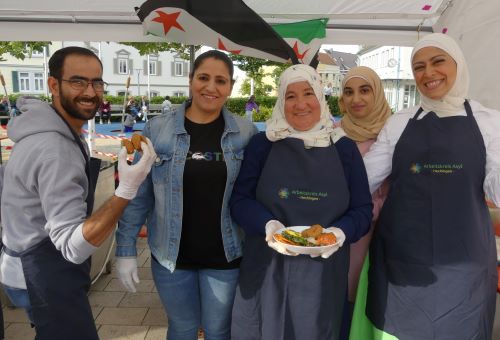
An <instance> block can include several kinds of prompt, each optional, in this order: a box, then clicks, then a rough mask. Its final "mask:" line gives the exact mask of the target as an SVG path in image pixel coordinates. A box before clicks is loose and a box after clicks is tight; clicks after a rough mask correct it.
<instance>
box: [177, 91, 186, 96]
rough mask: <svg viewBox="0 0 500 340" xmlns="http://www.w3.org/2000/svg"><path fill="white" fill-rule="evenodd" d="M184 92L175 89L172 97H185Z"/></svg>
mask: <svg viewBox="0 0 500 340" xmlns="http://www.w3.org/2000/svg"><path fill="white" fill-rule="evenodd" d="M185 96H186V94H185V93H184V92H182V91H175V92H174V97H185Z"/></svg>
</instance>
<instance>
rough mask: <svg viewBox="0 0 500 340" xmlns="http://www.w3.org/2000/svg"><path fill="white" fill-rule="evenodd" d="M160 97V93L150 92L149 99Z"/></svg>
mask: <svg viewBox="0 0 500 340" xmlns="http://www.w3.org/2000/svg"><path fill="white" fill-rule="evenodd" d="M159 95H160V93H158V92H156V91H151V95H150V97H151V98H153V97H158V96H159Z"/></svg>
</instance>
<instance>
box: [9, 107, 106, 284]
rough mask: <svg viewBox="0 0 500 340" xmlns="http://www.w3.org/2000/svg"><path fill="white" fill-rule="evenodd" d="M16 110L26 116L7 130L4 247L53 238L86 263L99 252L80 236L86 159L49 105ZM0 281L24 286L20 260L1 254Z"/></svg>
mask: <svg viewBox="0 0 500 340" xmlns="http://www.w3.org/2000/svg"><path fill="white" fill-rule="evenodd" d="M17 106H18V108H19V110H20V111H21V112H22V114H21V115H20V116H17V117H15V118H13V119H11V121H10V122H9V124H8V126H7V133H8V136H9V138H10V139H11V140H12V141H13V142H15V144H14V147H13V150H12V153H11V155H10V159H9V161H8V162H7V165H6V166H5V173H4V182H3V184H4V185H3V190H2V202H1V216H2V225H3V235H2V240H3V243H4V244H5V246H7V247H8V248H10V249H12V250H14V251H16V252H21V251H23V250H25V249H27V248H29V247H31V246H33V245H35V244H37V243H38V242H40V241H41V240H43V239H44V238H46V237H47V236H49V237H50V239H51V240H52V242H53V243H54V245H55V247H56V248H57V249H58V250H60V251H61V253H62V256H63V257H64V258H65V259H66V260H68V261H71V262H73V263H82V262H83V261H85V260H86V259H87V258H88V257H89V256H90V255H91V254H92V253H93V252H94V251H95V250H96V249H97V248H96V247H94V246H93V245H91V244H90V243H88V242H87V241H86V240H85V239H84V237H83V233H82V227H83V222H84V221H85V218H86V210H87V206H86V203H85V199H86V197H87V190H88V181H87V177H86V174H85V158H84V156H83V155H82V153H81V151H80V148H79V147H78V144H77V143H76V142H75V140H74V137H73V135H72V134H71V132H70V130H69V128H68V126H67V125H66V124H65V123H64V122H63V121H62V119H61V118H60V117H59V116H58V115H57V113H56V112H55V111H54V109H53V108H52V107H51V106H50V105H49V104H47V103H45V102H42V101H40V100H38V99H34V98H19V99H18V101H17ZM83 143H84V145H86V144H85V141H83ZM0 281H1V282H2V283H4V284H6V285H9V286H12V287H17V288H25V287H26V286H25V283H24V277H23V275H22V267H21V265H20V260H19V259H18V258H13V257H10V256H8V255H6V254H5V253H2V256H1V258H0Z"/></svg>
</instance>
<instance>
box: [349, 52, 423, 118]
mask: <svg viewBox="0 0 500 340" xmlns="http://www.w3.org/2000/svg"><path fill="white" fill-rule="evenodd" d="M411 51H412V48H411V47H403V46H371V47H364V48H362V49H361V50H360V51H359V52H358V55H359V59H360V65H362V66H368V67H370V68H372V69H373V70H375V72H376V73H377V74H378V75H379V77H380V79H381V80H382V84H383V86H384V93H385V97H386V99H387V102H388V103H389V105H390V106H391V108H392V110H393V111H394V112H396V111H398V110H401V109H403V108H407V107H411V106H414V105H416V104H418V103H419V102H420V95H419V93H418V91H417V87H416V85H415V80H414V79H413V73H412V69H411V63H410V58H411Z"/></svg>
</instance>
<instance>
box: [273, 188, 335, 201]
mask: <svg viewBox="0 0 500 340" xmlns="http://www.w3.org/2000/svg"><path fill="white" fill-rule="evenodd" d="M278 196H279V197H280V198H281V199H288V198H290V196H293V197H295V198H297V199H299V200H305V201H319V200H321V199H322V198H326V197H328V192H322V191H304V190H289V189H288V188H281V189H280V190H279V191H278Z"/></svg>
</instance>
